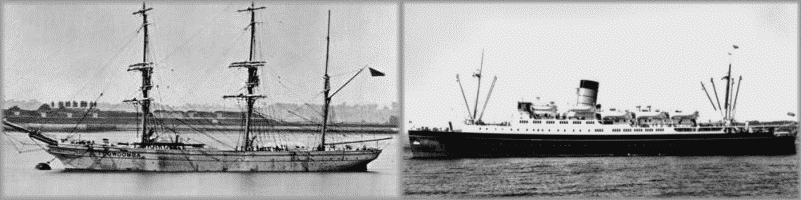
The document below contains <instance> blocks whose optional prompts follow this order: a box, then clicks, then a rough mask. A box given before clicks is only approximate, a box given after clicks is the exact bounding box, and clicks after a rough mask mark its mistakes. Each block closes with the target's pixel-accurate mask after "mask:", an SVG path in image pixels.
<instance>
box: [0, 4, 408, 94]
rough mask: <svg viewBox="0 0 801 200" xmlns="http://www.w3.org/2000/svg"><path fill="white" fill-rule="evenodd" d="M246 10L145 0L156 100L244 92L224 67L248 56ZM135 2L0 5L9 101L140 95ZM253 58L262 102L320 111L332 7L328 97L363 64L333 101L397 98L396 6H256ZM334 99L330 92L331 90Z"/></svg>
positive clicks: (241, 75)
mask: <svg viewBox="0 0 801 200" xmlns="http://www.w3.org/2000/svg"><path fill="white" fill-rule="evenodd" d="M249 5H250V3H249V2H235V3H225V4H223V3H218V4H213V3H206V2H200V3H187V2H152V3H150V2H149V3H148V7H152V8H153V10H152V11H149V12H148V20H149V22H151V23H152V25H151V26H150V31H149V35H150V40H151V57H152V58H154V59H153V62H155V64H156V66H155V72H154V76H153V82H154V84H155V85H158V87H157V88H156V89H155V90H153V91H152V92H151V94H152V95H154V96H155V97H156V99H157V101H158V102H159V103H166V104H170V105H182V104H184V103H211V104H224V105H229V106H233V105H236V103H237V102H236V101H234V100H223V98H222V96H223V95H228V94H239V93H244V92H246V90H244V89H243V87H244V84H243V83H244V82H245V79H246V76H247V71H246V70H237V69H229V68H228V65H229V64H230V63H231V62H237V61H244V60H246V59H247V57H248V48H249V46H248V45H249V35H250V31H249V30H246V29H244V28H245V27H246V26H247V25H248V23H249V20H250V15H249V14H248V13H244V12H237V10H239V9H244V8H246V7H248V6H249ZM141 6H142V5H141V2H120V3H97V2H81V3H75V2H57V3H43V2H35V3H21V2H12V3H3V12H2V13H3V29H2V30H3V38H2V39H3V46H2V48H3V49H2V50H3V60H2V63H3V66H4V67H3V90H4V95H5V98H6V99H19V100H24V99H37V100H40V101H43V102H50V101H59V100H93V99H95V98H97V96H98V95H99V94H100V93H101V92H103V93H104V95H103V97H102V98H100V101H101V102H111V103H117V102H121V101H122V100H124V99H131V98H134V97H138V96H139V95H140V92H139V91H138V87H139V85H140V84H141V79H140V78H141V75H140V73H139V72H127V71H126V69H127V67H128V65H130V64H134V63H139V62H141V61H142V46H143V45H142V35H143V33H142V32H138V33H137V30H138V28H139V26H140V25H141V23H142V19H141V17H140V16H139V15H132V14H131V13H133V12H135V11H137V10H139V9H141ZM256 6H266V7H267V8H266V9H264V10H261V11H259V12H257V15H256V18H257V19H256V20H257V21H261V22H263V23H260V24H258V25H257V29H256V33H257V34H256V35H257V39H256V41H257V42H258V46H257V47H259V49H260V51H258V52H257V53H256V58H257V59H260V60H264V61H266V62H267V66H265V67H262V68H261V69H260V74H261V80H262V83H261V86H260V91H259V92H260V93H261V94H265V95H267V96H268V98H267V99H266V100H264V101H261V102H265V103H272V102H291V103H304V102H308V103H315V104H320V103H322V96H321V95H320V94H321V91H322V88H323V81H322V76H323V71H324V63H325V51H326V49H325V48H326V42H325V36H326V20H327V18H326V11H327V10H329V9H330V10H331V12H332V16H331V18H332V19H331V48H330V51H331V54H330V69H329V70H330V71H329V74H331V75H332V79H331V80H332V90H336V89H337V88H338V86H340V85H342V84H343V83H344V82H345V81H347V79H348V78H350V76H352V75H353V74H355V72H356V70H358V69H359V68H361V67H363V66H365V65H368V64H369V65H370V66H371V67H373V68H376V69H378V70H382V71H383V72H384V73H386V76H384V77H376V78H371V77H370V76H369V72H368V71H365V73H362V74H361V75H359V77H357V78H356V79H354V80H353V82H352V83H351V84H350V85H349V86H348V87H346V88H345V89H344V90H342V92H341V93H340V94H337V96H336V97H335V98H334V102H333V103H335V104H340V103H342V102H347V103H348V104H354V103H359V104H366V103H376V104H380V105H391V103H392V102H394V101H397V89H396V88H397V84H398V80H397V78H398V77H397V69H398V68H397V66H396V63H397V41H398V40H397V27H398V26H397V22H398V21H397V7H396V4H394V3H380V4H379V3H366V4H352V3H350V4H309V3H305V4H298V3H286V2H285V3H259V4H257V5H256ZM332 92H333V91H332Z"/></svg>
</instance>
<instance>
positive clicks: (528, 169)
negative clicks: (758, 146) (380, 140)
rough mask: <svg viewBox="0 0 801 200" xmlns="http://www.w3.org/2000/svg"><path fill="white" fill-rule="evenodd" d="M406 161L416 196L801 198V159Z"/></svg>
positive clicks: (406, 178) (406, 179) (409, 190)
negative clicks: (800, 169)
mask: <svg viewBox="0 0 801 200" xmlns="http://www.w3.org/2000/svg"><path fill="white" fill-rule="evenodd" d="M404 157H405V158H406V159H405V160H404V162H405V163H404V164H403V167H402V168H403V188H404V189H403V195H404V196H412V197H504V196H524V197H532V198H534V197H539V198H550V197H571V198H584V197H604V198H610V197H611V198H617V197H768V198H779V197H780V198H784V197H789V198H798V197H799V194H798V192H799V191H798V181H799V179H798V156H797V155H791V156H688V157H678V156H654V157H553V158H477V159H473V158H471V159H441V160H418V159H410V157H411V153H410V152H409V151H408V150H406V151H404Z"/></svg>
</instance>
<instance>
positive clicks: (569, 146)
mask: <svg viewBox="0 0 801 200" xmlns="http://www.w3.org/2000/svg"><path fill="white" fill-rule="evenodd" d="M409 141H410V144H411V151H412V154H413V155H412V156H413V158H448V157H450V158H471V157H549V156H710V155H793V154H795V153H796V144H795V142H796V138H795V136H774V135H773V134H756V133H755V134H672V135H565V134H561V135H560V134H556V133H554V134H548V135H545V134H536V135H534V134H525V135H524V134H486V133H469V132H435V131H409Z"/></svg>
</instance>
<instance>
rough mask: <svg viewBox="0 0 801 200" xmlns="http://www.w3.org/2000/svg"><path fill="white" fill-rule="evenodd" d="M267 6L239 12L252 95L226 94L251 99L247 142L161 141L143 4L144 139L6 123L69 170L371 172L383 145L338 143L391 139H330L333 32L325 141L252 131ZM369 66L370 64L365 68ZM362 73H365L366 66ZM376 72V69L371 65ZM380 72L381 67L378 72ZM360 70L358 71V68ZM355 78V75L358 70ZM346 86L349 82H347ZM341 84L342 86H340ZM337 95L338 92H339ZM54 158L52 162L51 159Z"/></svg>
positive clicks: (326, 88)
mask: <svg viewBox="0 0 801 200" xmlns="http://www.w3.org/2000/svg"><path fill="white" fill-rule="evenodd" d="M264 8H265V7H256V6H255V4H254V3H251V5H250V7H248V8H246V9H244V10H239V12H250V13H249V14H250V24H249V27H250V33H251V37H250V55H249V57H248V60H247V61H242V62H234V63H232V64H231V65H230V66H229V68H245V69H247V72H248V78H247V82H246V85H247V94H238V95H226V96H224V98H236V99H242V100H244V101H245V102H246V103H247V110H246V111H245V113H244V124H245V125H244V131H243V134H242V138H241V143H240V144H238V145H237V147H235V148H233V149H230V150H220V149H217V148H212V147H207V146H206V145H205V144H202V143H185V142H182V141H181V140H180V139H179V138H178V135H176V138H175V140H174V141H172V142H164V141H157V140H156V135H155V134H156V133H155V129H154V128H152V127H151V124H152V123H151V122H150V120H152V119H151V118H152V117H153V115H152V113H151V111H150V106H151V102H152V97H150V96H149V91H150V90H151V89H152V87H153V84H152V83H151V76H152V74H153V62H151V60H150V58H148V49H149V47H148V45H149V44H148V25H149V24H148V21H147V20H148V19H147V12H148V11H150V10H152V8H148V7H147V6H145V4H144V3H142V9H141V10H138V11H136V12H134V13H133V14H134V15H141V17H142V30H143V31H144V48H143V49H144V52H143V57H142V62H141V63H136V64H133V65H130V66H129V68H128V71H138V72H141V75H142V84H141V88H140V89H141V91H142V94H141V95H142V96H141V98H140V99H136V98H134V99H131V100H126V102H131V103H134V104H138V105H140V107H141V111H142V115H141V123H140V127H141V130H140V131H139V133H138V134H139V135H141V138H139V139H140V141H139V142H133V143H122V142H118V143H117V144H113V143H110V142H109V141H108V140H107V139H104V140H103V142H102V143H95V142H94V141H76V140H70V141H67V139H62V140H60V141H59V140H56V139H53V138H50V137H48V136H45V135H44V134H42V133H41V132H39V131H37V130H32V129H28V128H25V127H23V126H20V125H17V124H14V123H10V122H8V121H6V120H5V119H4V120H3V123H4V124H5V125H7V126H9V127H11V128H13V129H15V130H18V131H22V132H25V133H28V136H29V137H30V138H32V139H34V140H37V141H40V142H43V143H45V144H46V149H45V150H46V152H47V153H49V154H51V155H53V156H55V158H57V159H58V160H60V161H61V163H63V164H64V166H65V167H66V168H67V169H76V170H91V171H185V172H198V171H212V172H226V171H231V172H233V171H246V172H322V171H367V164H368V163H370V162H371V161H373V160H375V159H376V158H377V157H378V156H379V155H380V154H381V152H382V150H381V149H380V148H377V147H367V146H364V147H362V148H355V149H353V148H350V146H349V145H348V148H336V147H337V145H344V144H352V143H364V142H370V141H379V140H387V139H391V137H389V138H380V139H372V140H361V141H350V142H336V143H334V142H332V143H326V141H325V138H326V131H327V128H328V126H329V124H328V112H329V111H328V110H329V104H330V102H331V99H332V97H333V95H329V91H330V83H329V75H328V58H329V56H328V48H329V43H330V37H329V36H326V61H325V75H324V90H323V94H324V95H325V96H324V107H323V110H324V111H323V113H324V114H323V115H324V116H323V118H322V129H321V143H320V144H319V145H318V146H317V147H316V148H305V149H304V148H290V147H288V146H285V145H281V146H278V145H276V146H266V145H258V144H256V143H257V142H256V136H254V134H253V133H252V130H251V125H252V123H253V120H252V119H253V117H254V115H257V113H255V112H254V108H253V106H254V104H255V102H256V100H257V99H259V98H264V97H265V96H263V95H259V94H256V93H255V92H254V88H256V87H257V86H258V85H259V76H258V69H259V67H262V66H264V65H265V62H264V61H258V60H254V56H253V51H254V50H253V48H254V42H255V39H256V38H255V32H256V22H255V12H256V11H258V10H261V9H264ZM330 23H331V11H330V10H329V11H328V32H329V34H330V30H331V24H330ZM362 70H364V68H362ZM362 70H360V71H359V73H361V71H362ZM370 70H371V72H373V71H374V69H372V68H370ZM376 72H377V71H376ZM357 75H358V73H357ZM354 77H355V75H354ZM343 87H344V85H343ZM340 89H341V88H340ZM334 94H336V92H335V93H334ZM48 163H49V162H48ZM37 168H39V169H49V168H50V167H49V166H48V165H47V163H40V164H39V165H38V166H37Z"/></svg>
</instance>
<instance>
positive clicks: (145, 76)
mask: <svg viewBox="0 0 801 200" xmlns="http://www.w3.org/2000/svg"><path fill="white" fill-rule="evenodd" d="M150 10H153V8H148V7H147V6H145V3H144V2H142V9H141V10H138V11H136V12H134V13H133V15H142V27H141V28H142V30H144V47H143V48H142V49H143V52H142V62H141V63H136V64H132V65H130V66H128V71H140V72H141V73H142V86H141V90H142V99H136V98H134V99H131V100H125V101H124V102H134V103H138V104H139V105H140V106H141V107H142V120H141V124H140V126H141V127H142V138H141V141H140V142H139V145H140V146H141V147H145V146H147V145H148V144H149V143H152V142H153V141H152V139H151V137H152V136H153V132H152V131H151V130H149V129H148V127H147V123H148V117H150V100H151V98H150V97H149V95H148V94H149V92H150V89H151V88H153V85H152V84H151V81H150V78H151V75H153V62H150V60H149V59H148V57H147V55H148V51H149V47H148V34H147V26H148V25H149V24H148V23H147V11H150Z"/></svg>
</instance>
